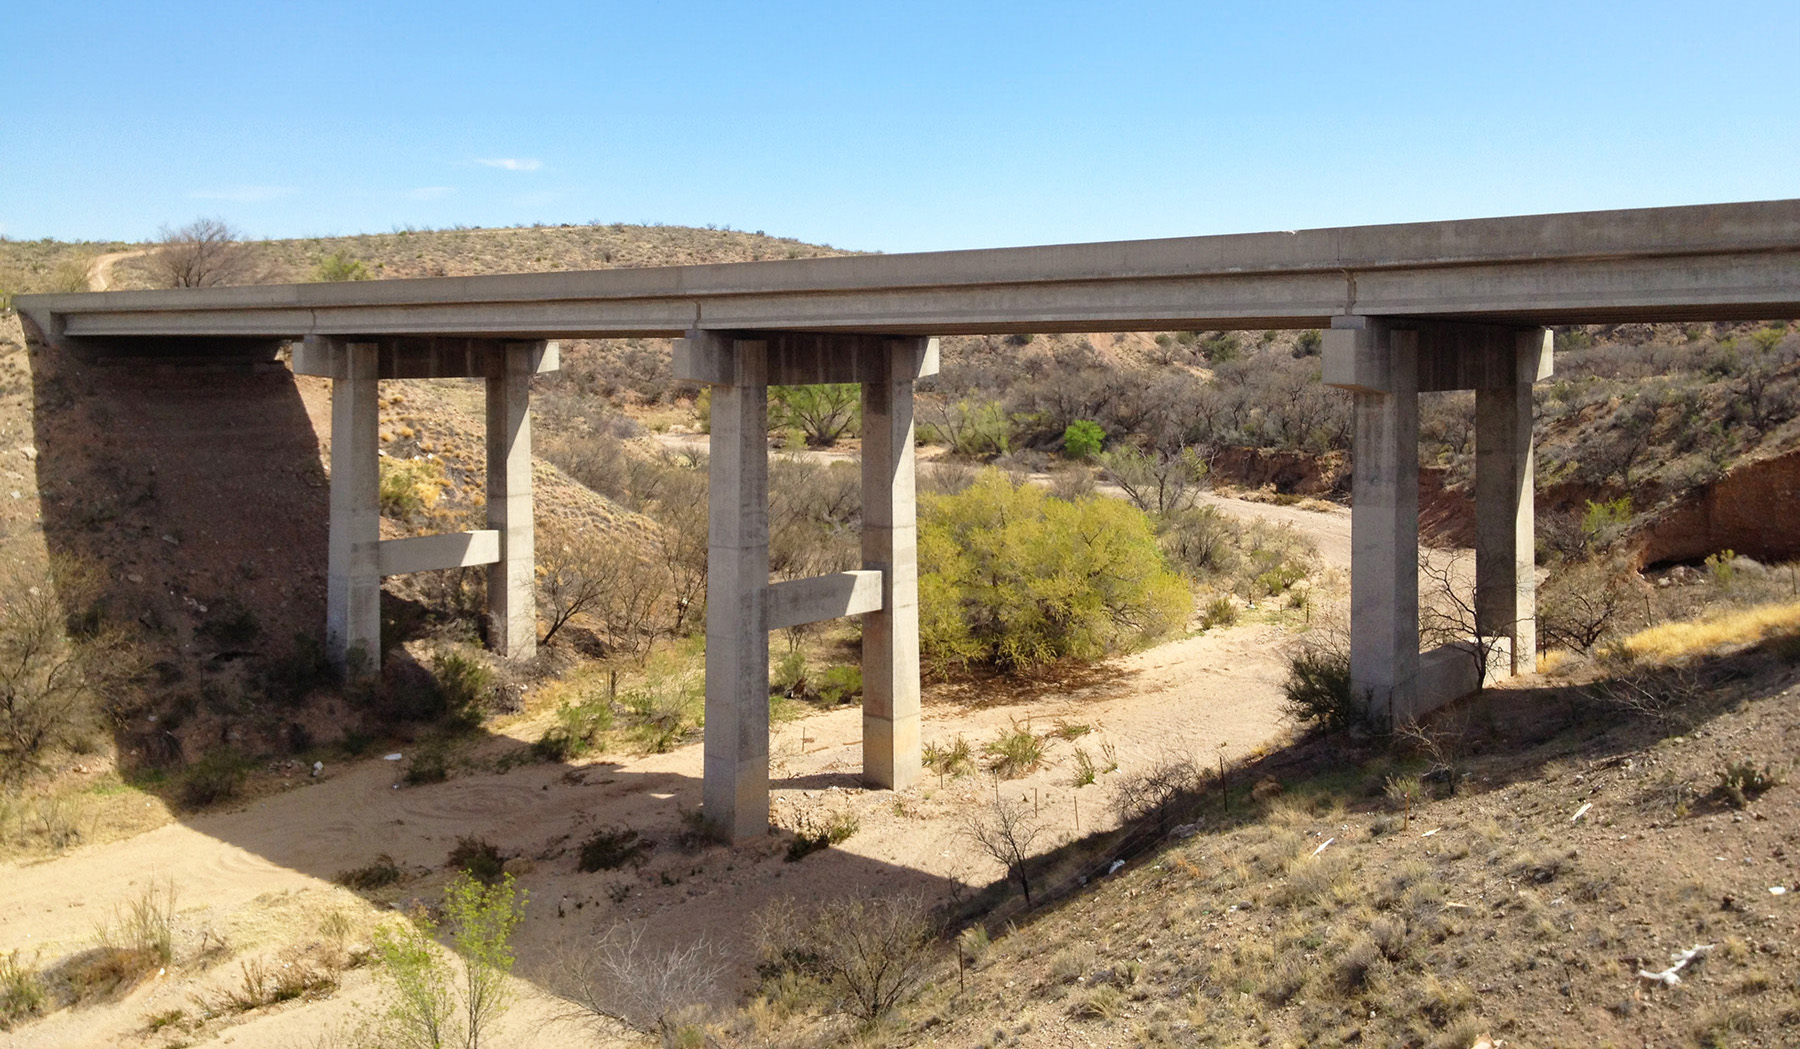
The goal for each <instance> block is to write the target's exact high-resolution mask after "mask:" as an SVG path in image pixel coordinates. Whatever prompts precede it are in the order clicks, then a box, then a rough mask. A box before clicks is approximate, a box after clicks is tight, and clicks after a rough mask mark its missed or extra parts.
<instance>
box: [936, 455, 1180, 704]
mask: <svg viewBox="0 0 1800 1049" xmlns="http://www.w3.org/2000/svg"><path fill="white" fill-rule="evenodd" d="M919 567H920V577H919V603H920V616H919V618H920V647H921V649H922V650H923V653H924V655H925V657H926V658H927V659H929V660H931V661H932V662H933V663H935V664H937V665H938V666H939V667H944V666H948V665H951V664H982V665H987V666H993V667H998V668H1001V669H1020V668H1028V667H1033V666H1038V665H1041V664H1045V663H1049V662H1052V661H1055V660H1059V659H1076V660H1096V659H1100V658H1102V657H1104V656H1106V655H1108V654H1109V653H1112V652H1116V651H1120V650H1123V649H1128V648H1132V647H1135V646H1137V645H1141V644H1143V643H1146V642H1148V641H1150V640H1153V639H1155V638H1157V637H1160V636H1162V635H1163V634H1165V633H1167V632H1168V631H1169V630H1170V629H1172V628H1174V627H1175V626H1177V625H1179V624H1180V623H1181V622H1182V621H1183V620H1184V619H1185V617H1186V616H1187V613H1188V611H1189V608H1190V605H1191V598H1190V596H1189V594H1188V591H1187V587H1186V585H1185V584H1184V583H1183V582H1182V579H1181V577H1180V576H1179V575H1177V574H1176V573H1175V572H1173V571H1171V570H1170V569H1169V567H1168V565H1167V564H1166V563H1165V562H1164V560H1163V555H1162V552H1161V550H1160V549H1159V548H1158V546H1157V543H1156V537H1155V536H1154V534H1153V533H1152V531H1151V528H1150V522H1149V519H1148V518H1146V517H1145V516H1144V514H1143V513H1142V512H1141V511H1139V510H1137V509H1135V508H1133V507H1131V506H1128V505H1126V504H1125V503H1123V502H1120V501H1118V500H1115V499H1105V498H1098V497H1090V498H1086V499H1078V500H1075V501H1073V502H1068V501H1064V500H1061V499H1056V498H1054V497H1053V496H1051V495H1050V494H1049V493H1048V492H1045V491H1043V490H1042V489H1040V488H1037V487H1035V486H1032V485H1023V486H1014V485H1013V484H1012V483H1011V482H1010V481H1008V480H1007V479H1006V477H1005V476H1004V475H1002V474H1001V473H1000V472H999V471H998V470H991V469H990V470H986V471H983V473H982V474H981V476H980V477H979V478H978V479H977V480H976V481H975V483H974V484H973V485H971V486H970V487H969V488H967V489H966V490H964V491H962V492H960V493H957V494H954V495H939V496H928V497H927V498H926V499H925V500H924V501H923V505H922V506H921V514H920V526H919Z"/></svg>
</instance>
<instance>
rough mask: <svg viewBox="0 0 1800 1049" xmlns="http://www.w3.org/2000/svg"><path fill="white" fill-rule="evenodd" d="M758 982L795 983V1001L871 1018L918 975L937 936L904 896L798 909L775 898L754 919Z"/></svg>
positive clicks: (920, 978) (913, 986)
mask: <svg viewBox="0 0 1800 1049" xmlns="http://www.w3.org/2000/svg"><path fill="white" fill-rule="evenodd" d="M753 922H754V933H753V935H754V938H755V942H756V945H757V954H758V963H757V972H758V974H759V975H761V976H762V978H763V980H764V983H765V986H767V985H771V984H776V983H779V982H781V981H783V980H788V981H793V983H794V984H797V986H796V987H795V990H796V991H797V996H798V997H800V998H801V999H802V1000H808V999H810V1000H813V1001H818V1002H821V1003H831V1004H833V1005H836V1006H838V1007H840V1008H842V1009H844V1010H846V1011H848V1012H849V1013H850V1014H851V1015H853V1016H855V1017H856V1018H857V1019H859V1020H861V1021H862V1022H863V1023H865V1024H868V1023H872V1022H874V1021H875V1020H878V1019H880V1018H881V1017H882V1016H885V1015H886V1014H887V1013H888V1012H890V1011H891V1010H892V1009H893V1008H894V1007H895V1006H896V1005H899V1004H900V1003H901V1002H903V1001H905V1000H906V999H907V998H908V997H910V996H911V995H912V994H913V993H914V992H915V991H916V990H917V989H918V988H919V986H920V985H921V984H922V983H923V982H924V981H925V979H926V976H927V975H928V974H929V972H930V967H931V965H932V963H933V961H934V960H935V957H936V954H937V948H938V944H937V938H936V936H935V935H934V933H933V929H932V927H931V924H930V923H929V922H928V921H927V919H926V916H925V908H924V906H923V905H922V904H921V903H920V902H919V901H918V900H917V899H915V898H913V897H910V896H885V897H880V896H878V897H875V898H873V899H866V900H865V899H846V900H839V901H835V902H832V903H827V904H824V905H823V906H821V907H819V908H818V909H817V910H816V911H814V912H812V913H811V914H804V915H803V914H801V913H799V912H798V910H797V909H796V908H795V906H794V904H793V903H792V901H782V902H777V903H776V904H773V905H771V906H770V907H767V908H765V909H764V910H762V911H761V912H759V913H758V914H757V915H756V916H755V917H754V919H753Z"/></svg>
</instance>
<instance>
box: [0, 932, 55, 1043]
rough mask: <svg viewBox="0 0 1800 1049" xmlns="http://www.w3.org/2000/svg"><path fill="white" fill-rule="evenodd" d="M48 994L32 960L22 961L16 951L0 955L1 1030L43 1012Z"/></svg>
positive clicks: (6, 1029) (8, 1029)
mask: <svg viewBox="0 0 1800 1049" xmlns="http://www.w3.org/2000/svg"><path fill="white" fill-rule="evenodd" d="M49 998H50V995H49V991H48V990H47V989H46V988H45V987H44V978H43V976H42V974H40V973H39V972H38V969H37V965H36V964H35V961H31V962H27V961H21V960H20V959H19V952H18V951H10V952H8V953H7V954H6V955H5V956H4V957H0V1031H10V1030H12V1028H13V1026H14V1025H16V1024H19V1023H22V1022H24V1021H26V1020H29V1019H31V1018H32V1017H34V1016H36V1015H38V1014H39V1013H41V1012H43V1011H44V1006H45V1004H46V1003H47V1002H48V1001H49Z"/></svg>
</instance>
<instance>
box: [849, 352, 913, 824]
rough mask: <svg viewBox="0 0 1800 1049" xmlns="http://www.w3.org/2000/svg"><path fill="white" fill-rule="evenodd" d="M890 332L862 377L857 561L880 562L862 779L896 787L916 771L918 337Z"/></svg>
mask: <svg viewBox="0 0 1800 1049" xmlns="http://www.w3.org/2000/svg"><path fill="white" fill-rule="evenodd" d="M922 341H923V340H919V339H904V340H901V339H896V340H894V341H893V342H892V343H890V344H889V346H888V348H887V352H886V354H885V356H886V358H887V359H886V360H885V361H884V362H883V363H884V364H885V365H886V370H887V375H886V376H885V377H884V378H883V379H882V380H880V381H876V382H865V383H863V385H862V410H863V418H862V426H863V430H862V432H863V445H862V473H863V478H862V497H863V530H862V556H863V568H865V569H873V570H876V571H879V572H881V575H882V590H881V608H880V609H878V610H876V611H873V612H869V613H866V614H865V615H864V616H863V620H862V624H863V642H862V644H863V650H862V674H863V779H864V780H865V781H867V783H868V784H869V785H870V786H872V787H887V788H891V789H895V790H898V789H900V788H903V787H907V786H910V785H911V784H912V782H913V781H914V780H916V779H918V777H919V769H920V750H919V537H918V528H917V513H916V503H917V495H916V490H915V488H914V478H913V388H912V387H913V375H914V374H916V373H917V371H918V368H917V364H916V362H915V359H916V357H917V356H918V354H919V353H920V352H922V349H923V347H922V346H919V345H917V344H919V343H921V342H922Z"/></svg>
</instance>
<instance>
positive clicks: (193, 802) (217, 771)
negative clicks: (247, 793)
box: [181, 747, 250, 809]
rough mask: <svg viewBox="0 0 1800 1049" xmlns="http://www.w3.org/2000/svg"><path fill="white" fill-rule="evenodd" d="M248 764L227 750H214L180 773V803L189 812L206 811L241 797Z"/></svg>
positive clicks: (234, 752) (238, 755) (239, 756)
mask: <svg viewBox="0 0 1800 1049" xmlns="http://www.w3.org/2000/svg"><path fill="white" fill-rule="evenodd" d="M249 774H250V762H249V761H248V760H247V759H246V758H245V757H244V756H243V755H242V754H240V753H238V752H237V751H236V750H234V749H232V748H231V747H215V748H213V749H212V750H209V751H207V752H206V753H205V754H203V755H201V757H200V758H199V759H198V760H197V761H195V762H193V763H192V764H190V765H189V766H188V767H187V768H185V769H183V770H182V773H181V801H182V804H184V805H187V806H189V807H190V808H196V809H199V808H207V807H208V806H212V805H218V804H220V803H222V802H227V801H231V800H233V799H235V798H236V797H237V796H238V795H239V794H241V793H243V790H244V780H245V778H246V777H248V776H249Z"/></svg>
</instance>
